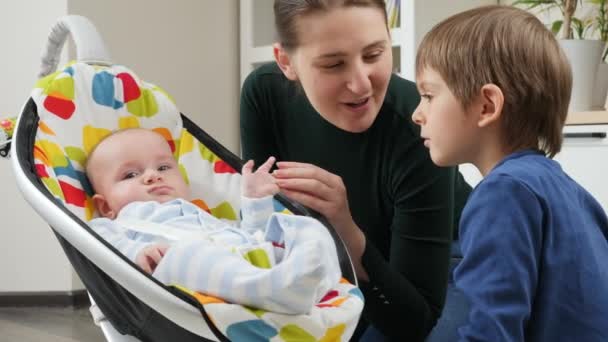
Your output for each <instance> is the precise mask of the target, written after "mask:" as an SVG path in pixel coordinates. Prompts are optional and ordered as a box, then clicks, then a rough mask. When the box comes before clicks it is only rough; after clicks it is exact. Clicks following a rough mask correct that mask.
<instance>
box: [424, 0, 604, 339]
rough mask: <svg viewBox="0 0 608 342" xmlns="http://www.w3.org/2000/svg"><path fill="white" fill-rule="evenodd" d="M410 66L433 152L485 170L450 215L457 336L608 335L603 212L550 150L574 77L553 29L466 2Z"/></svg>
mask: <svg viewBox="0 0 608 342" xmlns="http://www.w3.org/2000/svg"><path fill="white" fill-rule="evenodd" d="M416 69H417V74H418V80H417V85H418V88H419V91H420V94H421V97H422V100H421V102H420V104H419V106H418V108H417V109H416V111H415V112H414V114H413V116H412V118H413V120H414V121H415V122H416V123H417V124H418V125H420V126H421V136H422V138H423V139H424V144H425V146H427V147H428V148H429V150H430V155H431V158H432V160H433V162H435V163H436V164H437V165H440V166H448V165H458V164H461V163H472V164H474V165H475V166H476V167H477V168H478V169H479V171H480V172H481V174H482V175H483V176H484V179H483V180H482V181H481V182H480V183H479V185H478V186H477V187H476V188H475V190H474V191H473V192H472V193H471V196H470V197H469V200H468V203H467V205H466V207H465V209H464V211H463V213H462V218H461V221H460V237H461V245H462V253H463V259H462V261H461V263H460V264H459V265H458V266H457V268H456V270H455V273H454V277H455V284H456V287H457V288H458V289H460V290H461V291H462V292H463V293H464V294H465V296H466V297H467V298H468V300H469V301H470V304H471V311H470V313H469V316H468V320H467V322H466V323H465V324H464V325H463V326H462V327H460V328H459V331H458V332H459V335H460V339H461V340H465V341H473V340H474V341H524V340H525V341H608V329H607V328H606V327H607V326H608V242H607V237H608V219H607V218H606V214H605V213H604V211H603V210H602V208H601V206H600V205H599V204H598V202H597V201H595V199H593V197H592V196H591V195H590V194H589V193H588V192H587V191H585V190H584V189H583V188H582V187H581V186H580V185H578V184H577V183H576V182H574V181H573V180H572V179H571V178H570V177H568V176H567V175H566V174H565V173H564V172H563V171H562V169H561V168H560V166H559V164H558V163H556V162H555V161H553V160H551V159H550V158H551V157H553V156H555V154H556V153H558V152H559V150H560V148H561V144H562V127H563V125H564V122H565V119H566V115H567V109H568V102H569V99H570V91H571V85H572V76H571V72H570V67H569V64H568V61H567V60H566V57H565V56H564V54H563V52H562V51H561V49H560V47H559V45H558V43H557V41H556V40H555V38H554V37H553V35H552V33H551V32H550V31H549V30H547V29H546V28H545V26H544V25H543V24H542V23H541V22H540V21H539V20H538V19H537V18H536V17H534V16H533V15H531V14H529V13H527V12H525V11H523V10H520V9H517V8H514V7H506V6H504V7H503V6H488V7H481V8H476V9H473V10H470V11H466V12H463V13H460V14H457V15H454V16H452V17H450V18H448V19H446V20H445V21H443V22H441V23H440V24H438V25H437V26H435V27H434V28H433V29H432V30H431V32H429V33H428V34H427V36H426V37H425V38H424V40H423V42H422V43H421V45H420V48H419V51H418V55H417V60H416ZM547 157H548V158H547Z"/></svg>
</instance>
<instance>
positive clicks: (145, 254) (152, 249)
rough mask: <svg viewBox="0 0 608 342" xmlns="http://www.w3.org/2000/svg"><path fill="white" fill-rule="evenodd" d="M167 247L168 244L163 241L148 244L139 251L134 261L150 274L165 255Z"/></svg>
mask: <svg viewBox="0 0 608 342" xmlns="http://www.w3.org/2000/svg"><path fill="white" fill-rule="evenodd" d="M167 249H169V245H167V244H164V243H157V244H153V245H150V246H148V247H146V248H144V249H142V250H141V251H139V253H138V254H137V257H136V258H135V263H136V264H137V266H139V267H141V268H142V269H143V270H144V271H146V272H147V273H149V274H152V272H154V270H155V269H156V266H158V263H159V262H160V260H161V259H162V258H163V256H165V252H166V251H167Z"/></svg>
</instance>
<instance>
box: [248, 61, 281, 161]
mask: <svg viewBox="0 0 608 342" xmlns="http://www.w3.org/2000/svg"><path fill="white" fill-rule="evenodd" d="M259 77H262V76H260V75H258V73H256V72H253V73H251V74H250V75H249V76H248V77H247V78H246V79H245V82H244V83H243V87H242V90H241V103H240V125H241V148H242V154H243V159H245V160H249V159H253V160H254V162H255V165H262V164H263V163H264V162H265V161H266V160H267V159H268V157H270V156H278V155H279V150H278V147H277V145H276V142H275V141H274V139H273V137H274V133H273V130H272V127H273V125H274V123H273V122H272V120H271V119H270V117H269V115H268V113H267V111H268V110H269V108H270V105H271V104H270V103H269V102H270V101H268V100H267V97H268V96H269V95H267V94H265V92H264V88H263V87H262V86H260V84H261V83H262V82H261V81H260V80H259Z"/></svg>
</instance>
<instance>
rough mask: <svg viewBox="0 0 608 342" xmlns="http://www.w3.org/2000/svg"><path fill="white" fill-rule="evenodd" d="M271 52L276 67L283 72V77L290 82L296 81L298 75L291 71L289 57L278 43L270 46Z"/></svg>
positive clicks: (291, 66)
mask: <svg viewBox="0 0 608 342" xmlns="http://www.w3.org/2000/svg"><path fill="white" fill-rule="evenodd" d="M272 52H273V54H274V59H275V60H276V61H277V65H278V66H279V68H281V71H283V74H284V75H285V77H287V78H288V79H290V80H292V81H296V80H297V79H298V75H297V74H296V72H295V70H294V69H293V64H292V61H291V56H289V54H288V53H287V51H285V49H283V46H281V44H280V43H274V44H273V45H272Z"/></svg>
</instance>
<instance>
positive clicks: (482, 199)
mask: <svg viewBox="0 0 608 342" xmlns="http://www.w3.org/2000/svg"><path fill="white" fill-rule="evenodd" d="M460 236H461V244H462V253H463V259H462V262H461V263H460V265H458V267H457V268H456V270H455V274H454V277H455V283H456V286H457V287H458V288H459V289H460V290H462V291H463V292H464V294H465V296H466V297H467V298H468V299H469V301H470V304H471V311H470V313H469V317H468V320H467V323H466V324H465V325H464V326H462V327H460V328H459V335H460V339H461V340H475V341H524V340H525V341H608V219H607V217H606V214H605V212H604V210H603V209H602V207H601V206H600V204H599V203H598V202H597V201H596V200H595V199H594V198H593V197H592V196H591V195H590V194H589V193H588V192H587V191H586V190H585V189H583V188H582V187H581V186H580V185H579V184H577V183H576V182H575V181H574V180H572V179H571V178H570V177H569V176H568V175H566V174H565V173H564V171H563V170H562V169H561V167H560V166H559V164H558V163H557V162H555V161H553V160H551V159H548V158H546V157H545V156H544V155H543V154H542V153H540V152H538V151H532V150H526V151H521V152H517V153H514V154H512V155H509V156H508V157H506V158H505V159H503V160H502V161H501V162H500V163H499V164H498V165H497V166H496V167H495V168H494V169H493V170H492V171H491V172H490V173H489V174H488V175H487V176H486V177H485V178H484V180H483V181H482V182H481V183H479V185H478V186H477V187H476V188H475V190H474V191H473V192H472V193H471V197H470V198H469V201H468V203H467V205H466V207H465V209H464V211H463V213H462V218H461V221H460Z"/></svg>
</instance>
